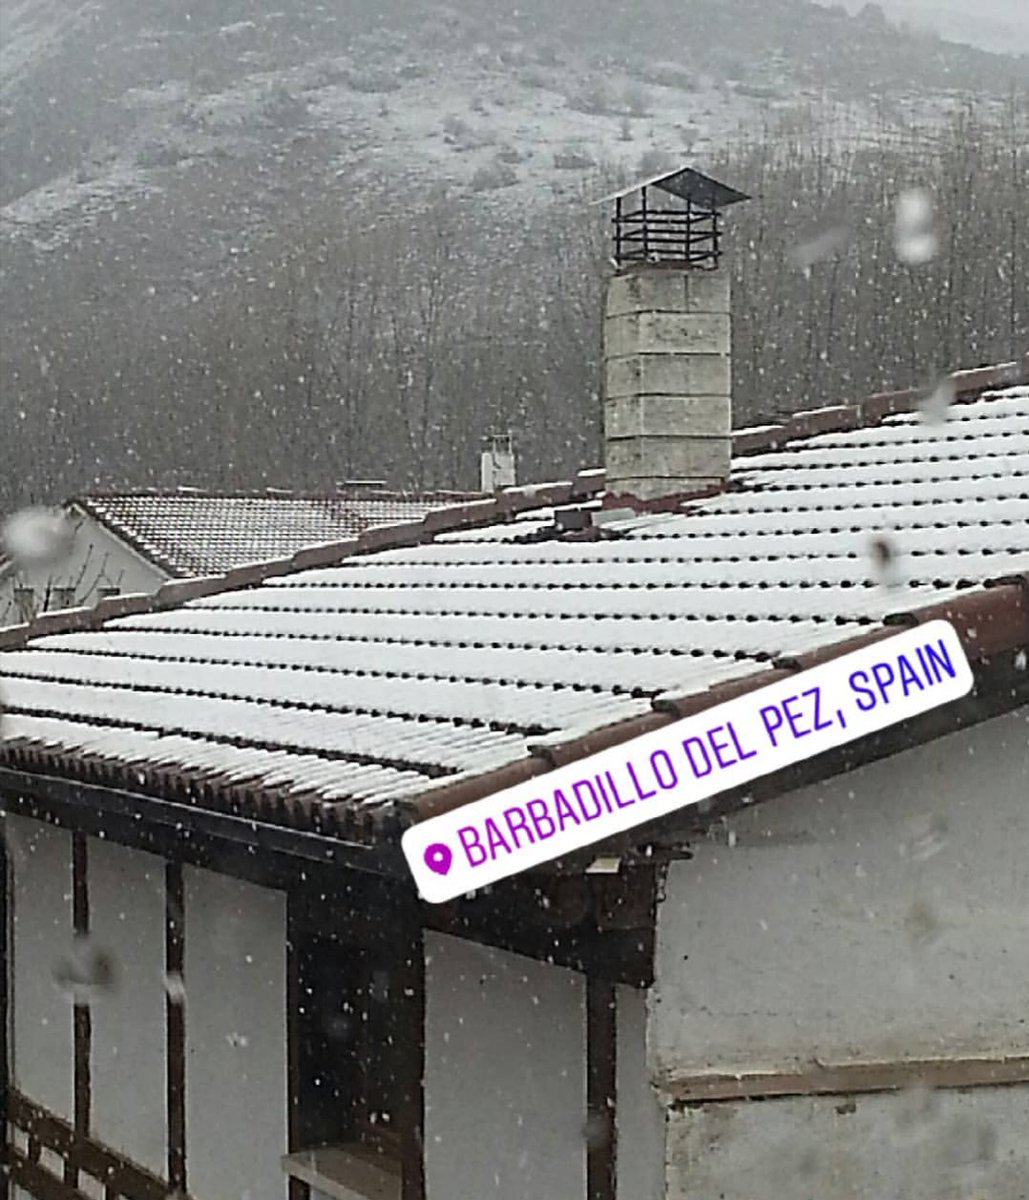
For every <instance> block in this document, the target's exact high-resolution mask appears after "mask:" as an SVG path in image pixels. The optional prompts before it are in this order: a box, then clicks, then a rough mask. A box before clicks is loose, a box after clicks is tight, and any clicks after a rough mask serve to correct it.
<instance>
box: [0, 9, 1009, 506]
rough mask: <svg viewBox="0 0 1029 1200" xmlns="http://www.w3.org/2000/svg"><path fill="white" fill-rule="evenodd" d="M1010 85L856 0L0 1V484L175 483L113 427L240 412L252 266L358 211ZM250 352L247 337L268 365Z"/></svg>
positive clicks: (911, 114) (493, 211)
mask: <svg viewBox="0 0 1029 1200" xmlns="http://www.w3.org/2000/svg"><path fill="white" fill-rule="evenodd" d="M278 3H279V4H280V5H282V4H283V0H278ZM1024 77H1025V61H1024V60H1016V59H1014V58H1010V57H1004V56H999V55H992V54H989V53H986V52H983V51H979V50H974V49H971V48H969V47H967V46H959V45H951V44H949V43H946V42H943V41H940V40H939V39H938V38H935V37H932V36H928V35H917V34H914V33H911V32H907V31H900V30H898V29H897V28H895V27H893V26H891V25H890V24H889V23H888V22H887V20H886V18H885V17H884V16H883V14H882V11H881V10H880V9H879V8H878V7H876V6H875V5H869V6H866V8H865V9H863V10H862V11H861V12H860V13H858V14H854V15H848V13H847V11H846V10H845V9H844V8H843V7H842V6H837V7H835V8H828V7H824V6H821V5H817V4H812V3H808V2H807V0H638V2H637V3H622V2H618V0H562V2H561V3H560V4H559V5H555V4H553V3H552V0H547V2H544V0H524V2H523V3H520V4H519V6H518V7H517V8H512V7H511V6H509V5H507V4H500V3H499V2H498V0H453V2H451V3H436V2H427V0H422V2H420V3H412V0H360V2H358V0H334V2H329V0H326V2H323V3H318V2H316V0H294V2H293V3H290V4H289V5H288V8H287V7H285V6H283V7H276V6H275V5H274V4H271V3H267V2H261V0H197V2H196V3H190V4H189V5H185V4H183V3H181V2H180V0H134V2H133V3H131V4H129V3H127V2H126V0H118V2H116V0H90V2H89V3H81V2H77V0H7V2H6V4H5V6H4V12H3V20H2V22H0V120H2V127H3V133H2V137H3V154H2V160H0V165H2V174H0V303H2V305H3V311H4V321H5V330H4V337H3V339H2V343H0V398H2V403H3V406H4V416H5V419H7V420H13V421H14V430H15V437H14V439H13V443H12V450H11V451H10V454H11V455H12V457H11V458H10V459H9V460H8V464H15V463H16V464H17V465H18V479H17V486H16V488H15V487H14V485H13V484H12V483H11V482H10V480H11V479H12V478H13V476H11V474H10V471H9V470H6V474H7V477H8V482H7V483H6V484H2V483H0V486H4V487H6V489H7V490H8V492H11V491H12V489H14V490H16V491H17V494H18V495H19V496H26V495H35V496H37V497H39V496H41V495H49V494H50V493H52V492H53V491H55V490H56V491H57V493H58V494H62V493H66V492H68V491H71V490H74V489H76V488H80V487H83V486H93V485H94V483H95V482H96V481H97V480H98V479H99V478H100V474H101V472H100V464H101V463H102V464H103V472H105V473H106V474H105V475H104V478H105V479H107V480H109V482H111V483H115V484H120V483H131V482H136V483H144V482H152V481H155V480H159V479H162V478H168V477H169V472H171V474H172V477H175V475H174V471H175V469H176V460H175V458H174V455H172V456H170V457H169V456H168V455H167V454H166V453H165V452H164V450H163V449H160V450H154V449H153V448H152V447H150V446H149V445H147V444H145V442H146V440H147V439H146V438H143V437H142V436H140V437H135V438H134V437H128V438H126V436H125V425H126V423H127V422H131V421H137V422H138V421H142V419H143V418H142V416H141V406H142V407H146V408H148V409H149V410H152V411H153V413H154V414H156V416H155V417H154V419H155V420H158V424H159V425H160V428H161V429H162V430H165V431H166V433H164V434H163V435H162V436H163V437H165V439H174V438H176V436H177V435H180V434H181V430H182V428H183V422H184V421H186V420H187V419H188V421H189V422H192V424H191V425H190V428H191V429H194V430H203V429H204V428H205V422H208V421H209V416H208V415H206V414H208V409H207V408H205V407H204V404H206V405H210V404H211V403H214V401H212V400H210V398H208V399H207V400H205V401H204V402H203V404H201V402H200V400H199V399H198V397H199V396H200V395H201V394H204V393H205V389H206V393H207V394H208V397H210V395H211V394H213V393H212V392H211V389H212V388H213V387H214V382H212V381H216V382H217V394H218V395H219V396H226V397H227V396H230V395H233V394H237V393H238V392H239V389H240V388H241V387H242V379H243V374H244V372H245V370H246V369H247V368H248V364H247V362H246V361H245V360H244V359H242V358H241V357H240V349H239V347H240V345H241V344H242V342H241V338H240V336H239V333H238V328H239V326H240V322H241V321H243V320H244V318H242V317H240V316H239V315H238V313H240V312H241V313H244V314H254V313H256V312H267V310H268V300H269V297H271V296H272V295H274V296H279V295H280V294H281V292H274V293H272V292H271V291H270V290H269V289H272V288H273V287H275V286H276V278H280V277H281V275H282V272H281V271H278V273H276V272H277V268H276V265H275V264H281V263H282V262H283V260H284V256H288V255H289V253H290V249H289V248H290V247H295V246H297V245H298V244H299V243H301V242H302V241H303V240H304V238H305V237H306V236H307V235H308V233H309V232H310V231H311V230H314V229H318V230H326V229H331V228H332V227H333V226H335V227H336V228H337V229H339V230H343V229H347V230H350V229H351V228H354V229H358V230H360V231H361V232H362V233H364V232H365V231H367V230H368V229H374V227H375V219H376V218H375V216H374V213H375V212H377V211H378V212H383V211H384V212H386V214H387V215H388V217H389V219H390V220H391V221H394V222H396V221H398V220H399V221H400V227H403V226H404V225H405V223H407V224H409V225H410V226H411V227H412V228H417V227H418V217H417V214H418V213H419V212H420V211H421V210H422V209H423V208H424V207H425V206H426V205H428V204H430V203H432V198H433V196H434V195H435V193H436V191H437V190H438V189H439V188H440V187H445V188H446V189H447V190H448V192H449V194H450V196H451V197H452V198H456V199H457V200H458V201H461V200H462V199H464V200H465V201H467V200H468V199H469V198H470V199H471V200H472V201H473V202H474V204H475V205H476V206H477V208H476V209H474V210H471V211H469V210H468V209H467V205H466V206H465V208H464V209H463V210H462V212H463V214H464V215H463V216H462V217H461V221H462V222H464V223H465V226H466V227H467V226H468V223H469V222H471V223H472V224H473V225H474V222H475V220H476V217H475V212H478V213H480V214H482V215H483V218H484V220H483V227H484V229H485V228H486V227H487V226H489V223H490V222H491V221H494V220H495V219H503V218H506V217H507V216H511V217H513V218H517V219H518V220H525V219H526V216H527V214H530V213H535V212H536V211H539V212H540V213H545V212H547V211H548V210H547V208H546V205H547V204H549V203H550V202H552V201H553V200H554V199H560V198H562V197H563V198H566V199H567V198H576V197H579V196H580V195H581V192H582V189H583V187H584V186H585V185H588V186H589V187H594V186H595V185H596V182H597V176H598V175H599V174H601V173H603V172H610V171H612V170H622V171H623V172H627V173H629V174H635V173H637V172H643V171H647V172H649V171H652V170H654V169H655V168H657V167H660V166H662V165H664V164H665V163H671V162H677V161H681V160H682V159H683V158H684V157H691V158H694V159H696V160H699V161H700V162H712V161H716V160H717V159H718V158H719V157H720V156H721V153H722V151H723V150H724V148H725V147H726V146H727V145H731V144H733V143H734V142H735V141H736V140H738V139H739V138H740V137H741V135H743V134H746V135H759V136H760V135H761V134H762V131H763V130H778V129H781V128H782V127H783V125H784V123H786V122H787V121H788V119H790V114H793V113H798V114H801V115H798V117H797V120H798V121H803V120H804V119H805V118H804V117H803V113H804V112H807V113H808V114H809V115H810V114H811V113H815V114H818V115H819V116H821V117H825V116H826V115H827V114H831V116H832V120H831V125H832V129H833V136H835V137H839V138H841V139H843V140H844V141H846V142H847V143H848V144H854V143H856V142H861V141H864V140H865V139H866V138H868V137H869V136H870V135H872V134H874V135H875V137H876V139H877V141H879V142H880V143H883V142H884V141H889V140H890V139H891V138H896V139H897V140H902V139H903V138H904V136H905V130H907V129H909V128H911V127H912V126H913V125H919V126H924V125H926V124H932V123H933V122H936V121H939V120H941V119H942V118H943V117H944V115H945V114H946V113H947V112H949V111H952V110H954V109H959V108H961V107H962V105H963V104H964V103H965V101H966V99H967V98H968V97H969V96H973V95H974V96H975V97H976V98H977V101H978V106H979V110H980V111H981V112H984V111H988V110H990V108H991V107H995V108H996V109H997V110H998V111H1003V110H1004V106H1005V103H1006V100H1007V98H1009V96H1010V93H1011V90H1012V88H1013V86H1016V85H1017V86H1022V87H1024ZM774 136H778V134H775V135H774ZM487 218H488V219H487ZM546 225H547V222H541V223H540V226H541V228H545V227H546ZM493 228H496V226H495V225H494V226H493ZM391 236H392V235H391ZM505 236H507V235H505ZM514 236H515V237H519V236H521V235H519V234H515V235H514ZM366 240H367V239H366ZM421 252H422V251H421V250H419V251H417V253H421ZM362 253H365V251H362ZM367 253H368V254H373V253H374V254H379V253H380V251H379V250H378V249H376V248H375V247H374V246H373V245H372V242H371V241H369V242H368V248H367ZM462 253H463V254H465V255H466V256H469V257H470V260H472V259H474V261H470V268H469V269H470V270H472V271H473V273H474V272H479V273H480V274H483V272H480V271H479V268H480V267H482V268H483V269H484V271H488V270H493V269H494V267H495V266H496V265H497V264H496V263H495V262H494V257H495V256H494V252H493V251H492V249H491V247H489V246H488V245H483V246H473V247H471V248H469V247H464V248H463V249H462ZM591 253H592V252H591ZM598 253H601V252H598ZM476 255H477V256H478V257H477V258H476ZM585 261H587V262H591V261H593V260H592V259H591V257H590V255H589V254H588V255H587V256H586V258H585ZM602 264H603V258H602V256H601V257H599V258H598V259H597V265H598V266H602ZM354 270H359V271H366V270H367V268H366V267H355V268H354ZM375 273H376V277H379V276H381V275H382V269H381V264H376V265H375ZM297 286H299V285H297ZM333 286H336V285H333ZM484 286H485V285H484ZM490 286H492V285H490ZM548 286H553V287H554V288H555V289H557V283H556V282H553V283H552V284H548ZM302 290H303V289H302V287H301V288H300V292H302ZM262 292H263V295H264V300H263V301H262V302H261V303H260V304H258V303H257V301H256V300H255V297H256V296H257V295H258V294H259V293H262ZM297 294H299V292H298V293H297ZM564 295H565V298H564V300H563V301H562V302H563V303H568V298H567V291H566V292H565V294H564ZM468 303H469V305H470V308H471V309H472V310H474V309H475V308H476V302H475V300H474V297H472V298H470V299H469V301H468ZM230 310H231V311H230ZM277 311H278V310H277ZM283 319H284V320H285V318H283ZM590 321H592V315H591V314H590V315H589V319H588V320H587V319H586V317H585V316H584V317H583V322H584V324H583V328H592V326H591V324H590ZM233 322H234V324H233ZM223 325H224V326H225V328H226V329H228V330H229V332H227V333H225V334H224V336H223V335H222V333H221V332H220V331H221V329H222V326H223ZM290 328H292V327H290ZM216 331H218V332H216ZM272 336H273V335H272V334H270V333H268V332H267V331H263V330H250V329H248V330H247V337H253V338H255V339H257V341H258V342H259V343H261V344H262V346H263V349H262V351H261V352H262V353H263V354H266V355H267V354H269V353H271V352H272V351H271V350H270V349H269V347H270V346H271V341H270V340H269V339H270V338H271V337H272ZM274 336H280V335H274ZM219 339H220V340H219ZM219 346H221V347H222V348H221V349H219ZM201 347H202V350H201ZM515 349H516V348H512V351H511V352H512V353H514V352H515ZM384 353H385V352H384ZM493 353H494V356H495V351H493ZM297 355H298V356H300V357H302V356H301V355H300V351H299V350H298V351H297ZM391 361H392V360H391ZM583 361H584V362H586V361H588V356H587V357H586V358H584V359H583ZM384 362H385V360H384ZM159 363H163V365H159ZM395 366H396V364H393V365H390V366H389V368H388V370H390V371H392V370H393V369H394V367H395ZM396 369H397V370H399V367H396ZM254 370H255V371H258V368H257V367H256V366H255V367H254ZM383 370H384V371H387V367H386V366H385V365H384V366H383ZM173 376H174V383H172V382H169V380H171V379H172V377H173ZM388 377H389V376H388V372H387V374H386V375H384V376H383V382H382V383H381V384H380V385H377V386H381V387H382V388H383V389H384V391H386V392H388V387H387V384H386V382H385V380H386V379H387V378H388ZM141 378H142V379H143V380H144V383H145V385H146V386H143V387H142V388H141V384H140V380H141ZM403 378H404V379H407V378H409V375H408V374H405V375H404V376H403ZM330 384H331V381H326V380H325V379H323V380H322V381H321V385H320V386H321V387H322V388H323V392H324V395H325V396H326V397H328V396H329V395H330V393H331V386H330ZM253 386H254V387H255V388H259V387H260V385H259V384H254V385H253ZM278 386H281V387H283V388H286V387H287V386H288V387H290V388H293V389H296V388H300V389H301V390H303V389H305V388H309V386H310V375H309V374H304V373H302V372H297V373H296V374H294V375H293V376H291V379H290V380H286V381H285V382H282V383H281V384H280V385H278ZM577 386H581V385H577ZM244 395H245V393H244ZM328 402H329V401H328V399H326V400H324V401H323V403H326V404H327V403H328ZM219 403H221V401H219ZM263 403H265V404H266V405H267V404H269V403H270V401H269V400H268V397H267V395H265V397H264V401H263ZM190 406H192V407H190ZM237 420H238V418H237V417H236V416H235V415H233V416H232V417H231V419H229V418H226V424H225V428H226V433H225V437H226V439H227V443H226V444H227V445H230V444H231V441H232V438H233V437H234V436H237V435H238V433H239V429H238V427H237V424H236V422H237ZM319 420H320V421H321V422H322V426H324V425H325V424H331V418H330V417H329V416H328V415H326V414H325V413H323V415H322V416H321V417H320V418H319ZM23 430H24V431H31V437H29V438H28V439H27V444H30V445H31V446H32V447H33V452H32V454H31V455H26V454H25V453H23V452H21V451H19V448H18V443H19V434H20V432H21V431H23ZM234 430H235V431H236V432H233V431H234ZM198 436H202V434H200V435H198ZM193 444H195V443H191V447H192V445H193ZM163 445H164V443H162V446H163ZM576 445H578V444H576ZM41 447H42V449H41ZM348 452H349V451H348ZM578 452H579V450H577V449H576V448H575V447H573V448H572V449H571V450H569V451H568V455H569V456H570V457H571V456H572V455H573V453H578ZM176 453H185V451H182V450H181V447H177V450H176ZM40 455H42V456H43V457H42V458H40V457H39V456H40ZM187 457H188V456H187ZM26 459H28V460H29V461H27V462H26V461H25V460H26ZM44 459H45V461H44ZM224 460H225V455H224V454H223V455H222V458H221V459H220V460H219V461H224ZM182 461H184V460H180V463H181V462H182ZM224 465H225V470H226V472H229V473H231V472H233V471H234V472H236V474H235V475H233V476H232V478H237V477H239V478H243V477H247V478H249V476H247V475H246V469H247V468H246V464H245V463H243V462H238V463H232V462H228V461H224ZM294 465H295V464H292V463H289V462H285V463H283V464H281V467H278V468H276V469H277V475H276V478H277V479H279V480H281V479H283V477H284V476H289V475H290V474H291V473H292V471H293V468H294ZM274 466H275V464H272V466H270V467H269V468H268V472H270V471H271V470H272V469H273V467H274ZM303 466H305V467H306V466H307V460H306V459H305V460H304V463H303ZM182 469H183V470H185V469H186V468H185V467H183V468H182ZM328 469H329V468H326V470H328ZM354 469H355V470H365V469H367V468H366V467H365V466H362V464H361V463H359V462H358V463H355V464H354ZM373 469H378V468H377V467H376V468H373ZM382 469H383V470H385V469H386V467H383V468H382ZM266 473H267V472H266ZM319 478H321V475H319ZM286 481H287V482H288V481H289V480H288V478H287V479H286Z"/></svg>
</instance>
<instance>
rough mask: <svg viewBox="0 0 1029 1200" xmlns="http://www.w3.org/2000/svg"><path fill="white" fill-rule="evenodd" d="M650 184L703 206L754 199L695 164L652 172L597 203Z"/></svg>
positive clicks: (620, 197) (724, 206) (605, 202)
mask: <svg viewBox="0 0 1029 1200" xmlns="http://www.w3.org/2000/svg"><path fill="white" fill-rule="evenodd" d="M650 187H655V188H659V189H660V190H661V191H662V192H668V194H669V195H671V196H675V197H676V198H677V199H679V200H688V201H689V202H690V203H691V204H696V205H698V206H699V207H701V208H710V209H717V208H728V207H729V206H730V205H731V204H739V203H741V202H742V201H744V200H749V199H751V197H750V196H748V195H747V193H746V192H740V191H737V189H736V188H734V187H730V186H729V185H728V184H727V183H720V182H719V181H718V180H717V179H713V178H712V177H711V176H710V175H705V174H704V173H703V172H702V171H698V170H696V169H695V168H694V167H677V168H676V169H675V170H674V171H662V172H661V173H660V174H659V175H652V176H651V177H650V178H649V179H640V180H638V181H637V182H636V183H630V184H629V186H628V187H624V188H621V189H620V190H619V191H617V192H611V194H610V195H608V196H602V197H601V198H600V199H599V200H594V201H593V203H594V204H610V203H612V201H614V200H624V199H625V198H626V196H631V195H632V193H633V192H642V191H643V189H644V188H650Z"/></svg>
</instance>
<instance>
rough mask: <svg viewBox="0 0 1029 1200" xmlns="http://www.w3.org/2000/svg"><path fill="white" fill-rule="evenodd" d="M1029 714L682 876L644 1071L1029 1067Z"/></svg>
mask: <svg viewBox="0 0 1029 1200" xmlns="http://www.w3.org/2000/svg"><path fill="white" fill-rule="evenodd" d="M1027 797H1029V710H1025V709H1023V710H1021V711H1019V712H1016V713H1012V714H1009V715H1007V716H1004V717H1001V718H997V719H994V720H992V721H990V722H988V723H986V724H983V725H980V726H978V727H976V728H974V729H970V730H966V731H963V732H960V733H956V734H953V735H951V736H950V737H947V738H943V739H940V740H939V741H936V742H933V743H931V744H929V745H926V746H921V747H917V748H915V749H912V750H910V751H907V752H905V753H903V754H900V755H897V756H895V757H893V758H890V759H886V760H883V761H881V762H878V763H874V764H871V765H869V766H866V767H863V768H861V769H860V770H857V771H853V772H851V773H850V774H848V775H845V776H840V777H838V778H835V779H832V780H830V781H828V782H826V783H824V784H821V785H818V786H816V787H809V788H804V789H803V790H800V791H797V792H795V793H793V794H791V795H788V796H783V797H781V798H779V799H776V800H772V801H769V802H768V803H766V804H763V805H761V806H758V807H755V808H754V809H752V810H750V811H748V812H745V813H743V814H742V815H741V816H740V817H739V818H737V819H735V820H734V821H733V822H732V830H733V832H734V834H735V845H733V846H730V845H728V844H727V842H726V839H725V837H724V836H723V837H722V838H721V839H720V841H719V842H714V841H707V842H701V843H699V844H697V845H696V846H695V850H696V855H695V858H694V859H693V860H692V861H688V862H680V863H676V864H674V865H673V866H672V868H671V870H670V872H669V876H668V880H667V890H666V896H665V899H664V902H663V903H662V904H661V906H660V911H659V917H658V947H657V985H656V988H655V998H656V1003H655V1004H654V1007H653V1013H652V1018H653V1019H652V1027H651V1037H650V1048H649V1049H650V1064H651V1070H652V1072H653V1073H654V1074H655V1075H656V1076H657V1077H661V1076H662V1075H664V1074H665V1073H667V1072H679V1073H681V1072H683V1071H702V1070H704V1069H708V1068H713V1069H716V1070H719V1071H729V1072H732V1071H736V1070H747V1071H749V1070H758V1069H789V1068H791V1067H794V1066H796V1065H798V1064H801V1065H803V1064H809V1063H810V1062H811V1061H812V1059H813V1058H818V1059H819V1060H820V1061H823V1062H826V1061H828V1062H838V1061H841V1060H855V1059H860V1060H870V1061H876V1060H887V1061H889V1060H893V1059H894V1058H898V1057H901V1058H903V1057H914V1058H919V1057H926V1058H934V1057H936V1056H939V1055H957V1054H967V1055H979V1054H981V1055H989V1054H993V1053H1004V1052H1013V1051H1015V1050H1018V1051H1021V1052H1022V1053H1026V1052H1027V1050H1029V1027H1027V1026H1026V1024H1025V1014H1026V997H1027V996H1029V950H1027V947H1029V871H1027V870H1026V865H1025V864H1026V859H1025V855H1026V846H1027V845H1029V804H1027V802H1026V800H1027Z"/></svg>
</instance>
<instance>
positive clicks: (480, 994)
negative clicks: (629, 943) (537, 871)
mask: <svg viewBox="0 0 1029 1200" xmlns="http://www.w3.org/2000/svg"><path fill="white" fill-rule="evenodd" d="M426 1007H427V1016H426V1067H425V1087H426V1098H425V1105H426V1112H425V1162H426V1184H427V1192H428V1200H456V1198H457V1197H468V1200H480V1198H483V1200H484V1198H485V1197H489V1198H490V1200H524V1198H525V1197H527V1196H531V1197H533V1200H583V1197H584V1196H585V1192H586V1141H585V1137H584V1127H585V1120H586V1045H585V1011H584V1010H585V981H584V979H583V977H582V976H581V975H578V974H576V973H575V972H573V971H567V970H564V969H563V968H561V967H552V966H547V965H546V964H545V963H540V962H535V961H533V960H531V959H527V958H522V957H521V956H520V955H515V954H508V953H506V952H505V951H503V950H495V949H490V948H486V947H483V946H478V945H476V944H474V943H472V942H466V941H463V940H461V939H458V938H452V937H447V936H445V935H442V934H428V935H427V939H426Z"/></svg>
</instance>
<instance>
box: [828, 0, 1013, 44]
mask: <svg viewBox="0 0 1029 1200" xmlns="http://www.w3.org/2000/svg"><path fill="white" fill-rule="evenodd" d="M843 2H844V3H845V4H846V6H847V8H849V9H850V10H851V11H852V12H857V11H858V9H860V8H863V7H864V5H865V0H843ZM879 2H880V3H881V4H882V7H883V9H884V11H885V12H886V13H887V14H888V15H889V16H891V17H895V18H897V19H900V20H907V21H911V22H912V24H914V23H916V22H917V23H918V24H920V25H927V26H932V27H934V28H935V29H936V30H937V31H938V32H939V33H942V34H943V35H944V36H945V37H950V38H954V39H955V40H958V41H963V42H971V43H973V44H975V45H981V46H985V47H986V48H987V49H989V50H1023V51H1029V0H879ZM820 3H829V0H820Z"/></svg>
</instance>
